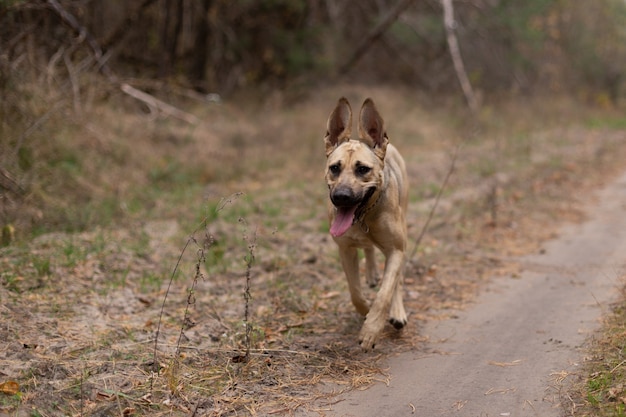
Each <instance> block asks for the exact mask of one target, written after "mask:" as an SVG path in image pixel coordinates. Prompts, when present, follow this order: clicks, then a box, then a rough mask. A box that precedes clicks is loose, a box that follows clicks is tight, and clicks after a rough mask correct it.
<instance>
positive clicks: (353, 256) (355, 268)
mask: <svg viewBox="0 0 626 417" xmlns="http://www.w3.org/2000/svg"><path fill="white" fill-rule="evenodd" d="M339 257H340V258H341V265H342V266H343V271H344V272H345V274H346V278H347V279H348V289H349V290H350V297H351V299H352V304H354V307H355V308H356V311H358V312H359V313H360V314H362V315H363V316H365V315H367V313H368V312H369V310H370V308H369V304H368V303H367V301H366V300H365V298H364V297H363V293H362V292H361V282H360V279H359V256H358V252H357V250H356V248H352V247H341V246H340V247H339Z"/></svg>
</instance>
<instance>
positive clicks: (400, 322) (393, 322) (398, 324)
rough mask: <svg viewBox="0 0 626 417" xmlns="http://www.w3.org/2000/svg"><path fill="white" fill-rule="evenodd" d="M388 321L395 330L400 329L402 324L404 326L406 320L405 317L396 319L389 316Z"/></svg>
mask: <svg viewBox="0 0 626 417" xmlns="http://www.w3.org/2000/svg"><path fill="white" fill-rule="evenodd" d="M389 323H391V325H392V326H393V327H394V328H395V329H396V330H400V329H402V328H403V327H404V326H406V323H407V320H406V319H402V320H398V319H396V318H393V317H392V318H390V319H389Z"/></svg>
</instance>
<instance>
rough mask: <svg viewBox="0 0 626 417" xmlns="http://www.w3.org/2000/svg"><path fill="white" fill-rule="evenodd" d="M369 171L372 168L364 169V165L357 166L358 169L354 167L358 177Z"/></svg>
mask: <svg viewBox="0 0 626 417" xmlns="http://www.w3.org/2000/svg"><path fill="white" fill-rule="evenodd" d="M371 170H372V168H370V167H366V166H365V165H359V166H358V167H356V173H357V174H359V175H366V174H367V173H368V172H370V171H371Z"/></svg>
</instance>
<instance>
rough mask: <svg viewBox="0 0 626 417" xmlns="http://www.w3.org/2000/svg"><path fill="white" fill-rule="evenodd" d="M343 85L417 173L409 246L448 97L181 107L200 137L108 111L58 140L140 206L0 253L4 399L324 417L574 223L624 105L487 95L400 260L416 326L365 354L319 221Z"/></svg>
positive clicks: (83, 407) (615, 148)
mask: <svg viewBox="0 0 626 417" xmlns="http://www.w3.org/2000/svg"><path fill="white" fill-rule="evenodd" d="M338 92H339V93H338ZM338 95H347V96H348V97H350V98H351V99H352V100H353V101H359V100H361V99H363V98H365V97H366V96H372V97H374V99H375V100H376V101H377V106H378V107H379V109H380V110H381V112H382V114H383V116H384V117H385V118H386V120H387V121H388V131H389V134H390V137H391V140H392V141H393V142H394V143H395V144H397V146H398V148H399V149H400V150H401V151H402V152H403V154H404V155H405V158H406V160H407V164H408V167H409V176H410V179H411V184H412V187H411V203H410V207H409V212H410V215H409V219H410V220H409V230H410V235H411V238H412V241H413V242H414V241H415V240H416V239H417V237H418V235H419V232H420V231H421V230H422V227H423V225H424V221H425V220H426V218H427V216H428V213H429V212H430V209H431V207H432V204H433V203H434V200H435V197H436V195H437V192H438V187H439V185H440V184H441V182H442V180H443V178H444V177H445V174H446V172H447V171H448V169H449V166H450V157H451V154H452V151H453V149H454V147H455V146H456V144H457V143H458V141H459V140H460V138H463V137H465V136H467V135H466V132H464V131H463V130H464V126H466V122H465V121H464V120H463V119H464V116H463V111H462V109H457V108H456V106H455V105H454V104H449V103H448V104H445V105H443V104H442V105H441V107H437V108H435V109H434V110H432V109H431V110H425V109H426V107H425V106H424V105H422V104H420V103H419V102H418V101H416V100H415V99H414V98H413V97H412V96H411V95H409V94H408V93H401V92H399V91H398V90H396V89H393V88H384V87H376V88H367V87H346V86H335V87H334V88H332V89H322V90H320V91H317V92H316V93H315V95H313V94H311V95H310V96H309V97H307V98H306V99H299V100H298V101H291V99H290V98H289V97H284V96H277V97H274V98H273V99H272V100H267V101H265V102H263V104H256V103H253V104H251V101H250V100H248V101H245V102H244V101H242V103H244V104H241V105H236V104H231V103H227V104H224V105H221V106H215V105H209V106H207V105H202V106H200V105H197V106H195V108H191V107H193V106H190V111H193V112H194V113H195V114H196V115H198V116H199V117H201V119H202V120H203V121H204V122H203V123H202V125H201V126H197V127H195V128H194V129H190V128H189V127H187V126H183V125H179V124H178V123H176V122H171V121H167V120H156V121H147V120H145V119H142V118H141V117H138V116H128V115H124V114H123V113H122V112H120V111H118V110H115V109H113V108H111V107H109V106H106V105H104V106H101V107H100V106H95V107H94V109H93V110H92V112H93V113H89V115H88V116H91V118H90V119H89V122H88V123H87V122H80V123H77V124H75V125H73V126H74V127H73V128H69V129H68V133H67V136H66V139H65V140H66V141H67V144H66V145H65V147H66V148H68V149H76V152H79V151H80V152H79V155H80V157H81V158H95V157H96V154H98V152H96V151H94V148H92V147H90V146H88V145H87V144H89V143H92V141H94V140H95V141H96V142H97V143H98V145H97V146H96V149H100V150H103V149H104V150H108V151H106V152H105V153H104V156H102V158H103V159H102V160H100V161H99V162H98V163H99V164H105V163H106V164H107V165H103V166H102V167H101V169H104V171H97V172H96V170H91V169H89V170H83V171H81V172H82V174H83V175H84V177H83V178H82V179H80V181H82V182H84V183H85V184H87V185H86V186H85V187H84V188H81V190H82V191H81V193H82V195H83V196H84V197H86V196H89V198H91V199H92V200H93V201H95V202H98V201H100V200H99V199H98V198H99V197H98V196H99V195H100V193H103V195H106V196H109V195H110V194H111V195H114V196H115V197H114V199H115V201H116V204H119V205H120V206H121V207H129V205H130V206H132V205H133V204H134V203H133V202H134V201H136V200H140V201H141V202H142V204H138V206H137V207H136V208H134V209H133V210H130V209H128V208H126V209H120V210H117V209H116V210H115V211H114V215H113V216H112V217H111V218H110V219H109V221H106V222H101V223H99V225H98V222H93V224H91V225H90V224H89V223H88V224H87V225H86V226H85V227H84V230H83V231H81V232H72V233H65V232H54V233H52V232H49V233H45V234H43V235H41V236H38V237H36V238H34V239H32V240H31V239H23V241H22V242H18V243H15V244H13V245H11V246H9V247H6V248H3V249H2V250H1V251H2V252H1V254H2V256H1V257H0V270H1V271H3V272H2V273H1V274H2V275H1V278H0V282H1V283H2V285H1V286H0V300H1V303H0V321H1V322H2V323H3V324H2V326H1V327H0V340H1V341H0V369H2V371H1V372H2V374H0V382H4V381H5V380H11V381H16V382H17V383H18V384H19V387H20V394H19V395H11V396H4V397H2V396H0V399H2V402H0V407H1V408H0V411H1V412H9V413H19V412H30V413H31V414H37V413H38V414H39V415H69V414H71V415H157V416H158V415H211V416H225V415H242V414H244V415H248V414H249V415H256V414H258V415H289V414H292V413H294V412H295V410H297V409H308V410H311V411H318V412H319V413H320V414H323V413H324V409H325V404H326V405H328V404H332V402H333V401H335V400H336V399H335V398H336V396H337V394H338V393H341V392H345V391H348V390H353V389H363V388H366V387H367V386H369V385H370V384H371V383H373V382H374V381H377V380H379V381H383V382H384V381H386V380H387V379H388V378H389V376H388V375H386V373H385V369H384V366H385V365H384V364H385V358H386V357H388V356H389V355H392V354H395V353H398V352H402V351H407V350H419V349H420V348H421V346H422V345H423V342H424V340H423V338H422V337H421V336H420V325H421V324H420V323H421V322H422V321H423V320H440V319H445V318H446V317H449V316H451V315H453V314H454V310H456V309H460V308H464V307H465V306H466V305H467V303H468V302H471V301H472V300H473V299H474V296H475V294H476V293H477V291H479V289H480V288H481V286H482V285H483V284H484V283H485V282H487V281H488V280H489V279H491V278H493V277H495V276H499V275H509V274H515V273H516V270H517V269H516V268H517V266H516V264H515V262H514V261H511V259H512V258H511V257H512V256H515V255H519V254H522V253H528V252H532V251H534V250H537V248H538V247H539V245H540V242H541V241H542V240H544V239H546V238H549V237H551V236H552V235H553V234H554V233H555V232H556V230H557V227H558V225H559V224H560V223H561V222H563V221H579V220H580V219H581V218H582V214H581V211H580V207H581V206H582V203H583V202H584V200H585V199H586V198H587V196H588V195H589V193H590V192H591V191H593V189H595V188H597V187H599V186H601V185H602V183H603V181H605V179H606V178H608V177H610V176H611V175H612V174H613V173H615V172H616V171H617V170H618V169H620V168H621V167H620V164H621V161H623V160H624V157H625V156H626V145H625V144H624V141H623V130H620V129H616V128H612V127H611V125H610V122H611V120H614V119H611V117H614V118H615V120H617V119H619V116H610V115H608V116H607V115H603V116H601V117H602V119H600V120H607V123H606V124H605V125H600V126H598V125H597V124H593V125H589V124H585V123H584V121H585V120H590V119H591V118H592V117H596V116H595V114H594V113H593V110H592V109H591V110H590V109H584V108H581V107H578V106H577V105H574V104H571V103H567V102H564V101H558V100H552V101H549V102H542V101H537V102H528V103H522V102H515V103H499V104H498V106H497V107H496V106H495V105H494V106H493V107H489V106H488V107H486V108H485V109H484V111H483V113H482V114H481V116H480V120H479V123H478V130H477V131H476V134H474V135H472V139H471V140H468V141H467V143H465V144H464V146H463V147H462V148H461V153H460V154H459V157H458V160H457V162H456V164H457V166H456V170H455V173H454V175H452V177H451V178H450V182H449V186H448V188H447V189H446V190H444V192H443V194H442V198H441V202H440V206H439V208H438V210H437V211H436V212H435V214H434V216H433V219H432V222H431V226H430V228H429V230H430V231H429V233H427V234H426V236H425V237H424V239H423V241H422V242H421V245H420V246H419V248H418V250H417V255H416V257H414V258H413V259H412V260H411V262H410V264H409V265H408V273H407V279H406V289H407V293H406V306H407V309H408V311H409V312H410V322H409V325H408V327H407V328H406V329H404V330H403V331H402V332H396V331H395V330H394V329H392V328H391V327H389V328H388V329H386V330H385V337H384V338H383V340H382V342H381V343H380V345H377V350H376V352H374V353H364V352H362V351H361V350H360V348H359V347H358V344H357V343H356V338H357V334H358V331H359V328H360V325H361V322H362V319H361V318H360V317H359V316H358V315H357V314H356V313H355V312H354V310H353V308H352V306H351V305H350V303H349V297H348V296H347V292H346V286H345V283H344V278H343V275H342V272H341V270H340V267H339V262H338V259H337V254H336V248H335V246H334V244H333V242H332V241H331V239H330V238H329V236H328V233H327V230H328V226H327V224H326V215H325V204H326V195H325V193H326V191H325V190H324V184H323V181H322V169H323V163H324V160H323V151H322V146H321V145H322V141H321V137H322V134H323V130H324V128H325V121H326V118H327V115H328V112H329V111H330V109H331V108H332V105H333V104H334V102H335V100H336V99H337V96H338ZM496 109H497V112H496ZM581 121H583V122H581ZM83 123H84V124H83ZM84 126H89V128H88V129H87V128H86V127H84ZM90 131H92V132H97V133H92V134H93V136H91V135H92V134H90V133H88V132H90ZM96 138H97V139H96ZM94 143H95V142H94ZM83 152H84V153H83ZM118 154H121V155H118ZM111 155H118V156H119V158H121V159H120V160H119V161H117V162H116V159H115V158H113V157H111ZM81 160H82V159H81ZM120 161H122V162H120ZM51 172H52V173H53V174H54V173H55V171H54V170H53V171H51ZM181 173H182V174H184V175H182V177H181V175H180V174H181ZM63 175H65V174H63ZM76 181H78V180H76ZM57 187H59V190H61V189H62V188H63V184H58V185H57ZM88 190H92V191H94V190H95V191H94V192H93V194H89V192H90V191H88ZM572 190H576V193H573V192H572ZM43 192H44V193H45V194H49V193H51V191H50V189H45V190H43ZM233 193H241V194H238V197H237V198H231V199H228V196H231V195H233ZM224 198H226V199H224ZM59 199H60V200H61V201H62V200H63V198H62V197H59ZM36 201H37V203H38V204H43V203H41V201H40V200H36ZM226 201H228V203H227V204H225V202H226ZM55 202H56V200H55V201H53V202H50V203H49V204H53V203H55ZM143 203H145V204H143ZM74 204H76V203H74ZM76 208H77V209H78V208H80V206H77V207H76ZM494 213H495V215H494ZM96 217H97V216H96ZM198 225H200V226H198ZM194 230H195V232H194ZM186 243H187V244H188V247H187V250H186V251H183V254H182V257H180V263H179V264H178V267H177V268H175V266H176V265H177V260H178V259H179V256H181V251H182V248H183V247H185V244H186ZM410 247H412V245H410ZM381 262H382V259H381ZM170 277H172V279H171V280H170ZM245 294H249V297H248V298H247V299H245V298H244V295H245ZM166 295H167V297H166ZM369 296H370V297H373V296H374V292H370V293H369ZM246 311H247V313H246ZM159 317H161V318H160V319H159ZM159 326H160V327H159ZM157 329H159V330H158V339H156V341H157V344H156V354H155V350H154V348H155V335H156V332H157Z"/></svg>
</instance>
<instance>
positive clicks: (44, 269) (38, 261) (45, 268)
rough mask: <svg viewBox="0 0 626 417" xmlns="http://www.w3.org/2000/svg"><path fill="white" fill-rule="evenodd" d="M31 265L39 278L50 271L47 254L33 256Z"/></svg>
mask: <svg viewBox="0 0 626 417" xmlns="http://www.w3.org/2000/svg"><path fill="white" fill-rule="evenodd" d="M33 266H34V267H35V270H36V271H37V276H38V277H40V278H43V277H47V276H49V275H50V273H51V269H50V257H49V256H34V257H33Z"/></svg>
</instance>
